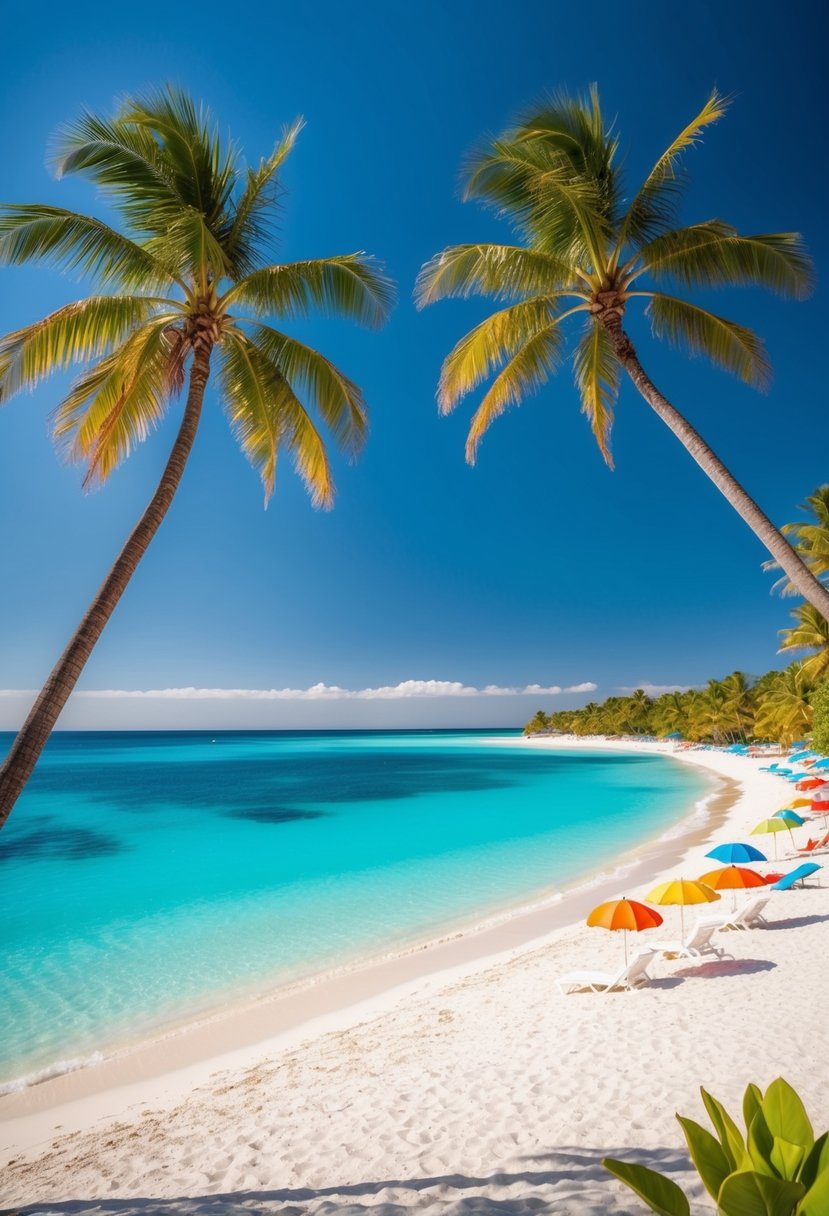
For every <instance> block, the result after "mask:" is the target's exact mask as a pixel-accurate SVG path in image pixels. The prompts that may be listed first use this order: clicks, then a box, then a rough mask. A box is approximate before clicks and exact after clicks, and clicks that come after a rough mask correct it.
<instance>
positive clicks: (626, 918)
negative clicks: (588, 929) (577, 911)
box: [587, 899, 662, 966]
mask: <svg viewBox="0 0 829 1216" xmlns="http://www.w3.org/2000/svg"><path fill="white" fill-rule="evenodd" d="M587 923H588V925H593V926H596V927H598V928H600V929H611V930H616V929H621V930H622V931H623V932H624V935H625V966H627V961H628V933H639V932H641V930H642V929H655V928H656V927H657V925H661V924H662V917H661V916H660V915H659V913H658V912H654V910H653V908H648V907H646V906H645V904H640V903H638V902H637V900H635V899H611V900H610V901H609V902H608V903H606V904H599V906H598V907H597V908H594V909H593V911H592V912H591V913H590V914H589V916H588V917H587Z"/></svg>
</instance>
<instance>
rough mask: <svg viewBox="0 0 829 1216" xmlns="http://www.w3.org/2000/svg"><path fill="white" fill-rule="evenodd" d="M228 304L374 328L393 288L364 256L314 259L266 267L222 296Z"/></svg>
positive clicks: (385, 314) (382, 318)
mask: <svg viewBox="0 0 829 1216" xmlns="http://www.w3.org/2000/svg"><path fill="white" fill-rule="evenodd" d="M224 302H225V304H226V305H229V304H231V303H236V304H249V305H252V306H253V307H254V308H255V309H256V310H257V311H258V312H275V313H279V314H280V315H282V316H306V315H307V314H308V313H309V312H310V311H311V310H312V309H313V308H322V309H324V310H326V311H328V312H332V313H338V314H340V315H342V316H346V317H350V318H351V319H352V320H354V321H359V322H360V323H361V324H363V325H372V326H379V325H382V324H383V322H384V321H385V320H386V318H387V317H388V314H389V311H390V309H391V307H392V305H393V303H394V287H393V284H392V282H391V280H390V279H387V278H386V277H385V275H384V274H383V273H382V271H381V270H380V269H379V268H378V266H377V264H376V263H375V262H374V259H372V258H370V257H367V256H366V254H364V253H349V254H345V255H343V256H341V257H332V258H316V259H314V260H311V261H305V262H286V263H283V264H282V265H276V266H266V267H264V268H263V269H262V270H255V271H254V272H253V273H252V274H250V275H248V276H247V277H246V278H244V279H241V280H240V281H239V282H238V283H237V284H236V285H235V286H234V287H232V288H231V289H230V291H229V292H228V293H227V295H226V296H225V300H224Z"/></svg>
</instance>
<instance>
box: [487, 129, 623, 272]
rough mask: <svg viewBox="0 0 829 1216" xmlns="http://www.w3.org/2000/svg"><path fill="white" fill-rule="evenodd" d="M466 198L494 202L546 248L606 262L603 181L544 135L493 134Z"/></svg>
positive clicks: (570, 257) (590, 263)
mask: <svg viewBox="0 0 829 1216" xmlns="http://www.w3.org/2000/svg"><path fill="white" fill-rule="evenodd" d="M464 198H467V199H469V198H477V199H480V200H481V201H482V202H484V203H487V204H489V205H490V206H493V207H494V208H495V209H496V210H497V211H498V212H499V213H500V214H502V215H505V216H507V217H509V218H510V219H511V220H512V221H513V222H514V223H515V224H516V225H517V226H518V228H519V230H520V231H522V232H524V233H525V234H526V235H527V236H528V237H529V238H530V239H531V241H532V244H533V245H534V246H535V247H536V248H538V249H541V250H542V251H544V252H546V253H552V254H554V255H555V256H556V257H559V258H561V259H563V260H564V261H566V262H569V263H570V264H573V263H579V264H580V265H581V266H582V268H583V269H585V270H587V269H590V270H593V271H595V270H596V269H597V268H598V267H600V266H602V263H603V260H604V259H603V250H604V247H605V244H606V240H607V237H608V235H609V230H608V224H607V220H606V217H605V216H604V215H603V212H602V201H601V198H600V195H599V190H598V187H597V184H596V182H594V181H592V180H591V179H590V178H589V177H586V176H583V175H579V174H578V173H577V172H576V170H575V169H574V166H573V163H572V161H571V160H570V159H569V158H568V157H567V156H566V155H565V154H563V153H562V152H561V151H560V150H559V149H558V148H556V147H550V146H548V145H546V144H545V142H544V140H543V139H542V138H536V139H531V140H530V139H527V140H521V139H519V140H514V141H512V142H506V141H504V140H493V141H492V142H491V144H490V145H489V146H488V147H486V148H485V149H484V150H483V151H482V152H481V153H479V154H477V155H476V156H474V157H473V158H472V159H471V160H470V162H469V165H468V169H467V179H466V188H465V191H464Z"/></svg>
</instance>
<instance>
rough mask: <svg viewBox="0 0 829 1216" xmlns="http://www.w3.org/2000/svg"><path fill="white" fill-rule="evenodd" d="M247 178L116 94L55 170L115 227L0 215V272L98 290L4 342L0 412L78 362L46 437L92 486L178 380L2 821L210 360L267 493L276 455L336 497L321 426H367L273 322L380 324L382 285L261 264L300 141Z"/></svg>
mask: <svg viewBox="0 0 829 1216" xmlns="http://www.w3.org/2000/svg"><path fill="white" fill-rule="evenodd" d="M301 126H302V123H301V121H297V122H295V123H294V124H293V125H292V126H290V127H287V128H286V129H285V130H284V131H283V133H282V137H281V139H280V140H279V141H278V143H277V144H276V146H275V148H274V150H273V152H272V153H271V154H270V156H268V157H266V158H265V159H263V160H262V161H260V163H259V164H258V165H257V166H255V167H253V168H249V167H245V165H244V164H243V163H242V160H241V157H240V154H239V151H238V149H237V148H236V147H235V146H234V145H233V144H230V143H224V142H223V141H222V140H221V139H220V137H219V135H218V132H217V129H216V126H215V123H214V121H213V119H212V118H211V116H210V114H209V112H208V111H206V110H204V109H200V108H199V107H197V106H196V105H195V104H194V103H193V102H192V101H191V100H190V98H189V97H188V96H187V95H186V94H184V93H183V92H181V91H179V90H177V89H175V88H171V87H167V88H165V89H162V90H160V91H158V92H156V93H152V94H150V95H148V96H145V97H139V98H127V99H125V100H124V101H123V102H122V103H121V104H120V106H119V107H118V109H117V112H116V113H115V115H114V117H112V118H101V117H99V116H97V115H95V114H91V113H84V114H82V116H81V117H80V118H79V119H78V120H77V121H75V122H73V123H71V124H70V125H69V126H67V127H66V128H65V129H64V130H62V131H61V132H60V133H59V135H58V137H57V140H56V144H55V153H54V161H55V166H56V169H57V172H58V174H59V175H63V174H67V173H80V174H83V175H84V176H86V177H87V178H89V179H90V180H91V181H92V182H93V183H95V185H96V186H98V187H99V189H100V190H101V191H102V193H103V194H104V195H105V197H106V198H107V199H108V201H109V202H110V204H111V205H112V207H113V209H114V211H115V213H116V215H117V216H118V217H119V219H120V222H121V227H120V228H115V227H111V226H110V225H109V224H107V223H105V222H103V221H102V220H100V219H97V218H95V217H93V216H88V215H83V214H78V213H76V212H73V211H68V210H65V209H64V208H61V207H55V206H51V205H42V204H5V205H3V206H2V207H0V265H14V264H19V263H24V262H39V261H42V262H48V263H50V264H52V265H53V266H56V267H59V268H61V269H64V270H69V271H73V272H80V273H81V274H82V275H86V276H90V277H91V278H93V279H94V280H95V281H96V285H97V286H98V288H99V294H95V295H91V296H88V297H86V298H85V299H81V300H78V301H77V302H75V303H73V304H69V305H67V306H65V307H63V308H59V309H58V310H57V311H56V312H53V313H52V314H51V315H49V316H47V317H45V318H44V319H43V320H41V321H38V322H36V323H35V324H33V325H28V326H26V327H25V328H23V329H19V330H17V331H15V332H14V333H11V334H8V335H7V336H6V337H4V338H2V339H0V403H2V402H5V401H7V400H8V399H9V398H10V397H11V396H12V395H13V394H14V393H16V392H18V391H19V390H21V389H25V388H29V389H31V388H34V387H35V386H36V385H37V384H38V383H39V382H40V381H42V380H43V379H44V378H45V377H46V376H48V375H50V374H51V373H53V372H57V371H62V370H65V369H67V368H69V367H70V366H72V365H76V364H79V365H81V369H82V370H81V372H80V375H79V376H78V378H77V379H76V380H75V382H74V384H73V385H72V387H71V388H70V390H69V393H68V394H67V396H66V397H65V398H64V399H63V401H62V402H61V403H60V405H59V406H58V407H57V410H56V411H55V414H54V420H53V432H54V436H55V439H56V441H57V443H58V444H59V445H60V447H61V448H62V449H63V451H64V452H65V453H66V454H67V456H68V457H69V458H70V459H73V460H76V461H78V462H81V463H82V464H83V466H84V467H85V482H86V483H87V484H91V483H95V482H103V481H105V480H106V479H107V477H108V476H109V475H110V474H111V473H112V471H113V470H114V469H115V468H116V467H117V466H118V465H119V463H120V462H121V461H122V460H123V459H124V458H125V457H126V456H128V455H129V453H130V451H131V450H132V448H133V447H134V446H135V445H136V444H137V443H139V442H140V441H142V440H143V439H145V438H146V437H147V435H148V434H149V433H150V431H151V430H152V429H153V428H154V427H155V426H156V425H157V423H158V422H159V421H160V419H161V418H162V416H163V414H164V413H165V410H166V409H167V408H168V406H169V405H170V404H171V402H172V401H173V400H174V399H175V398H176V397H177V396H178V394H179V393H181V392H182V391H183V390H184V388H185V385H186V386H187V393H186V401H185V405H184V410H183V413H182V419H181V423H180V427H179V431H178V434H177V437H176V440H175V442H174V445H173V448H172V451H171V454H170V457H169V460H168V463H167V466H166V468H165V470H164V473H163V474H162V477H161V480H160V482H159V484H158V487H157V489H156V491H155V494H154V495H153V497H152V499H151V501H150V503H149V505H148V507H147V509H146V511H145V512H144V515H143V516H142V518H141V520H140V521H139V523H138V524H137V525H136V527H135V529H134V530H133V532H132V534H131V535H130V537H129V538H128V540H127V542H126V544H125V546H124V548H123V549H122V551H121V553H120V555H119V557H118V558H117V560H116V562H115V564H114V565H113V567H112V569H111V570H110V572H109V574H108V576H107V578H106V579H105V581H104V583H103V585H102V587H101V589H100V590H99V592H98V594H97V596H96V597H95V599H94V601H93V603H92V605H91V606H90V608H89V610H88V611H87V613H86V616H85V617H84V619H83V621H82V622H81V624H80V626H79V628H78V630H77V631H76V633H75V635H74V636H73V638H72V639H71V641H70V643H69V645H68V647H67V649H66V651H65V652H64V654H63V656H62V658H61V659H60V661H59V663H58V664H57V666H56V667H55V669H54V670H53V672H52V674H51V676H50V677H49V681H48V682H47V685H46V687H45V688H44V689H43V691H42V693H41V694H40V696H39V697H38V700H37V702H36V704H35V706H34V708H33V709H32V711H31V713H30V715H29V717H28V719H27V721H26V723H25V724H24V726H23V728H22V730H21V732H20V733H19V734H18V736H17V738H16V740H15V742H14V744H13V745H12V749H11V751H10V752H9V755H8V756H7V758H6V761H5V763H4V764H3V766H2V768H1V769H0V825H2V823H3V822H4V820H5V818H6V816H7V815H8V813H9V811H10V810H11V807H12V805H13V804H14V801H15V800H16V798H17V796H18V795H19V793H20V791H21V789H22V788H23V785H24V784H25V781H26V780H27V779H28V776H29V774H30V773H31V771H32V768H33V767H34V764H35V762H36V760H37V757H38V755H39V754H40V750H41V749H42V747H43V744H44V743H45V741H46V738H47V737H48V734H49V731H50V730H51V728H52V726H53V725H54V722H55V720H56V718H57V716H58V714H59V713H60V710H61V708H62V707H63V704H64V703H65V701H66V699H67V698H68V696H69V694H70V693H71V691H72V688H73V687H74V685H75V682H76V681H77V679H78V676H79V675H80V672H81V670H82V668H83V665H84V663H85V662H86V660H87V659H88V657H89V654H90V653H91V650H92V647H93V646H94V644H95V642H96V641H97V639H98V637H99V636H100V634H101V632H102V630H103V628H104V626H105V624H106V622H107V620H108V619H109V617H110V615H111V614H112V611H113V610H114V608H115V605H116V604H117V602H118V600H119V599H120V596H121V594H122V593H123V591H124V589H125V587H126V585H127V583H128V582H129V579H130V577H131V576H132V574H133V573H134V571H135V568H136V566H137V564H138V562H139V560H140V559H141V557H142V556H143V554H144V552H145V551H146V549H147V546H148V545H149V543H150V541H151V539H152V537H153V535H154V534H155V532H156V530H157V528H158V527H159V525H160V523H161V521H162V519H163V518H164V515H165V513H166V511H167V509H168V508H169V506H170V503H171V501H172V498H173V495H174V493H175V491H176V489H177V487H178V484H179V482H180V480H181V476H182V473H183V471H184V466H185V463H186V461H187V458H188V456H189V454H190V451H191V448H192V444H193V441H194V438H195V435H196V430H197V427H198V422H199V418H200V414H201V408H202V401H203V397H204V391H205V386H206V384H207V381H208V377H209V375H210V371H211V367H210V364H211V357H212V356H213V355H214V354H215V356H216V365H217V366H216V371H217V380H218V390H219V395H220V398H221V401H222V404H223V406H224V408H225V410H226V413H227V416H228V419H229V422H230V425H231V428H232V430H233V432H234V434H235V435H236V438H237V439H238V441H239V444H240V446H241V448H242V450H243V452H244V453H245V455H246V456H247V458H248V459H249V460H250V462H251V464H252V465H253V466H254V467H255V469H256V470H257V471H258V472H259V474H260V476H261V478H262V482H263V484H264V489H265V498H266V501H267V498H268V497H269V496H270V494H271V493H272V491H273V488H274V478H275V470H276V461H277V456H278V454H279V452H280V451H286V452H288V453H290V454H291V456H292V457H293V461H294V464H295V466H296V469H297V471H298V473H299V475H300V476H301V478H302V479H303V481H304V483H305V485H306V487H307V489H308V492H309V494H310V496H311V499H312V501H313V503H314V504H315V505H318V506H323V507H328V506H330V505H331V503H332V501H333V496H334V485H333V480H332V475H331V469H330V465H329V460H328V455H327V452H326V447H325V442H324V440H323V436H322V433H321V431H320V428H319V423H322V425H323V427H324V428H325V429H327V431H328V433H329V434H330V436H331V438H332V439H333V442H334V444H335V445H336V446H337V447H338V448H339V449H340V450H341V451H343V452H344V453H346V454H348V455H350V456H353V455H354V454H356V453H357V452H358V451H359V449H360V447H361V445H362V444H363V441H364V439H365V436H366V427H367V417H366V408H365V403H364V401H363V396H362V393H361V391H360V389H359V388H358V386H357V385H356V384H355V383H354V382H353V381H352V380H350V379H349V378H348V377H347V376H346V375H345V374H344V373H343V372H341V371H340V370H339V369H338V368H337V367H335V366H334V364H333V363H331V362H330V361H329V360H328V359H326V358H325V357H324V356H323V355H321V354H320V353H319V352H318V351H316V350H314V349H312V348H311V347H310V346H307V345H305V344H304V343H303V342H300V341H298V340H297V339H296V338H293V337H291V336H290V335H289V334H288V333H286V332H284V330H283V329H281V328H275V327H274V325H273V324H272V323H271V320H270V319H271V317H272V316H280V317H283V318H285V319H286V320H288V321H290V320H291V319H293V318H296V317H300V316H304V315H305V314H307V313H308V312H310V311H311V310H313V309H318V308H320V309H323V310H326V311H330V312H333V313H337V314H340V315H342V316H345V317H347V318H350V319H352V320H355V321H357V322H360V323H362V324H367V325H379V324H381V323H382V321H383V320H384V319H385V317H386V315H387V313H388V311H389V309H390V307H391V304H392V302H393V290H392V285H391V283H390V281H389V280H388V279H387V278H386V277H385V276H384V275H383V273H382V270H381V269H380V267H379V266H378V265H377V264H376V263H375V262H374V261H373V260H372V259H371V258H370V257H367V256H365V255H364V254H362V253H351V254H345V255H343V256H337V257H328V258H322V259H315V260H309V261H299V262H288V263H273V262H272V261H271V258H272V256H273V237H274V221H275V217H276V214H277V203H278V197H279V189H278V173H279V170H280V168H281V166H282V164H283V163H284V161H285V158H286V157H287V156H288V154H289V152H290V151H291V149H292V147H293V146H294V143H295V141H296V138H297V135H298V134H299V131H300V129H301Z"/></svg>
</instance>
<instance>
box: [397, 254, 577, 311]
mask: <svg viewBox="0 0 829 1216" xmlns="http://www.w3.org/2000/svg"><path fill="white" fill-rule="evenodd" d="M582 286H583V284H582V282H581V280H580V279H579V274H578V270H577V268H576V267H574V266H573V265H572V263H570V262H567V261H566V260H565V259H563V258H557V257H554V256H553V255H552V254H550V253H542V252H540V251H538V250H536V249H525V248H524V247H523V246H521V245H453V246H451V247H450V248H449V249H444V251H443V252H442V253H438V254H436V255H435V257H433V258H432V259H431V261H429V262H427V263H426V264H425V266H423V267H422V268H421V270H420V273H419V274H418V276H417V282H416V284H415V302H416V304H417V307H418V308H425V307H426V305H427V304H434V302H435V301H436V300H445V299H447V298H458V297H460V298H461V299H468V298H469V297H470V296H473V295H482V296H490V297H492V298H493V299H496V300H510V299H516V298H520V297H522V296H529V295H546V294H549V293H550V292H552V291H555V290H557V289H559V288H563V287H571V288H572V289H573V290H574V291H580V290H581V288H582Z"/></svg>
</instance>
